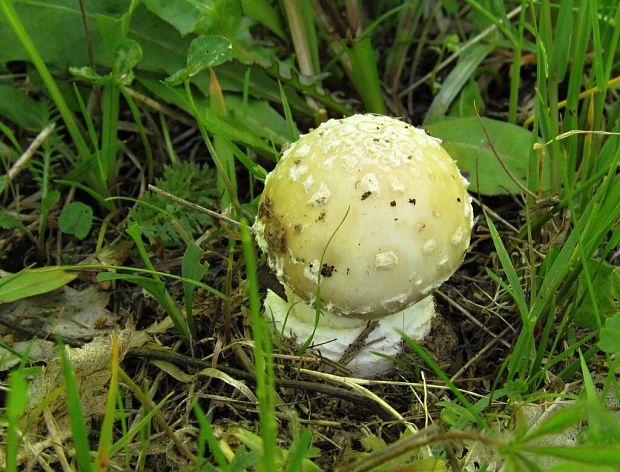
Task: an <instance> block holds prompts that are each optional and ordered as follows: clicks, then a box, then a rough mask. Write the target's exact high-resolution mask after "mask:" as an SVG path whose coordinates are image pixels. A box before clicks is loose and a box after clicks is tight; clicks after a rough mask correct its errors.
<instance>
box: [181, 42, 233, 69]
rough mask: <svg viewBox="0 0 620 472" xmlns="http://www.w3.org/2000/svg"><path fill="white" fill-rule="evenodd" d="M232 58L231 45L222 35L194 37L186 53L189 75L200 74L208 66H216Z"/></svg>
mask: <svg viewBox="0 0 620 472" xmlns="http://www.w3.org/2000/svg"><path fill="white" fill-rule="evenodd" d="M231 58H232V45H231V44H230V41H229V40H228V39H226V38H225V37H223V36H207V37H201V38H196V39H194V40H193V41H192V42H191V43H190V45H189V51H188V53H187V73H188V75H189V77H190V78H191V77H194V76H195V75H198V74H200V73H201V72H202V71H203V70H205V69H207V68H208V67H216V66H219V65H221V64H224V63H225V62H228V61H229V60H230V59H231Z"/></svg>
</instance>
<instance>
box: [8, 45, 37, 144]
mask: <svg viewBox="0 0 620 472" xmlns="http://www.w3.org/2000/svg"><path fill="white" fill-rule="evenodd" d="M0 38H1V36H0ZM0 49H2V48H0ZM47 115H48V110H47V104H46V103H44V102H40V101H39V102H38V101H36V100H34V99H33V98H31V97H29V96H28V95H26V94H25V93H23V92H21V91H20V90H18V89H17V88H15V87H12V86H9V85H0V116H3V117H5V118H7V119H9V120H11V121H12V122H13V123H15V124H16V125H18V126H19V127H21V128H24V129H27V130H29V131H35V132H38V131H41V129H42V128H44V127H45V126H46V125H47V124H48V121H47V119H48V116H47Z"/></svg>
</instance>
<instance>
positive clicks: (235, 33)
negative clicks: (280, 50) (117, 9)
mask: <svg viewBox="0 0 620 472" xmlns="http://www.w3.org/2000/svg"><path fill="white" fill-rule="evenodd" d="M143 3H144V4H145V5H146V7H147V8H148V9H149V10H150V11H151V12H152V13H154V14H155V15H157V16H159V17H160V18H161V19H163V20H164V21H166V22H168V23H169V24H171V25H172V26H174V27H175V28H176V29H177V30H178V31H179V32H180V33H181V35H183V36H186V35H189V34H190V33H194V34H196V35H198V36H211V35H219V36H224V37H226V38H228V40H229V41H230V42H231V44H232V49H233V51H232V52H233V54H234V56H235V57H236V58H237V59H239V60H240V61H241V62H243V63H246V64H250V63H257V64H260V65H261V66H262V67H269V66H270V65H271V64H272V63H273V62H274V61H275V59H276V57H275V51H274V50H270V49H267V48H264V47H260V46H258V45H257V44H256V43H255V41H254V40H253V38H252V35H251V34H250V26H251V22H249V21H247V19H246V18H244V17H243V14H242V11H241V5H240V3H239V0H203V1H201V2H196V1H194V0H175V1H174V2H171V1H170V0H143Z"/></svg>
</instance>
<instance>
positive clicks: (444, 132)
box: [424, 117, 550, 195]
mask: <svg viewBox="0 0 620 472" xmlns="http://www.w3.org/2000/svg"><path fill="white" fill-rule="evenodd" d="M480 121H482V124H483V125H484V127H485V128H486V130H487V131H488V133H489V135H490V136H491V140H492V142H493V146H494V148H495V151H496V152H497V154H498V156H499V158H500V159H501V160H502V161H503V163H504V164H505V166H506V167H507V168H508V169H509V170H510V172H511V173H512V175H513V176H514V178H516V179H517V180H518V181H520V182H521V183H522V184H523V185H527V176H528V162H529V155H530V149H531V146H532V142H533V140H532V133H531V132H530V131H528V130H526V129H524V128H522V127H520V126H517V125H513V124H510V123H505V122H502V121H497V120H492V119H490V118H481V119H478V118H477V117H475V118H474V117H472V118H459V119H447V120H445V121H439V122H435V123H431V124H428V125H424V128H425V129H426V130H427V131H428V132H429V133H430V134H431V135H432V136H434V137H436V138H439V139H441V140H442V141H443V142H442V146H443V147H444V149H445V150H446V151H448V153H449V154H450V156H452V158H453V159H454V160H455V161H456V162H457V164H458V166H459V168H460V169H461V171H463V173H464V174H465V175H466V176H467V178H468V179H469V181H470V182H471V186H470V191H471V192H472V193H481V194H482V195H510V194H518V193H520V189H519V187H518V186H517V185H516V184H515V182H514V181H513V180H512V179H511V178H510V176H509V175H508V174H507V172H506V171H505V170H504V168H503V167H502V165H501V164H500V162H499V161H498V157H496V156H495V154H494V153H493V150H492V148H491V146H490V145H489V143H488V141H487V138H486V135H485V133H484V131H483V128H482V125H481V123H480ZM544 164H545V165H544V168H543V190H545V189H548V188H549V181H550V167H549V162H548V160H547V161H545V163H544Z"/></svg>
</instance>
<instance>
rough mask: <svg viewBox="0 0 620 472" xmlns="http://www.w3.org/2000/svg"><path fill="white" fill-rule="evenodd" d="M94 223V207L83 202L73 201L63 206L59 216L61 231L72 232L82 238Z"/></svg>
mask: <svg viewBox="0 0 620 472" xmlns="http://www.w3.org/2000/svg"><path fill="white" fill-rule="evenodd" d="M92 224H93V209H92V208H91V207H90V206H89V205H86V204H84V203H82V202H72V203H70V204H69V205H67V206H66V207H65V208H63V210H62V212H61V213H60V217H59V218H58V227H59V228H60V231H62V232H63V233H66V234H72V235H73V236H75V237H76V238H78V239H80V240H82V239H84V238H85V237H86V236H88V233H90V228H91V227H92Z"/></svg>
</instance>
